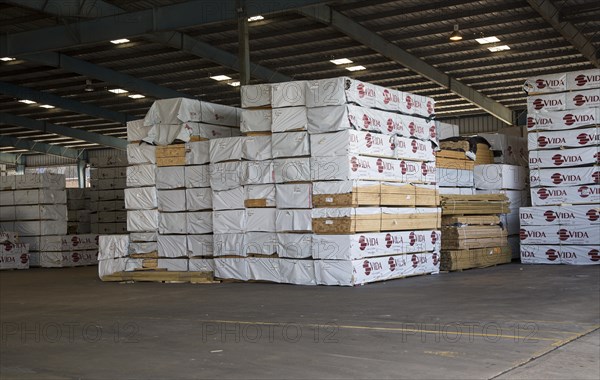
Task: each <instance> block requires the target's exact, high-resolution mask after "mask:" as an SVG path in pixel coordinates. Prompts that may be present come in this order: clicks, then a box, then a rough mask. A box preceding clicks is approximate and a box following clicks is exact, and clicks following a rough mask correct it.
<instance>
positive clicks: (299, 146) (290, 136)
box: [271, 132, 310, 158]
mask: <svg viewBox="0 0 600 380" xmlns="http://www.w3.org/2000/svg"><path fill="white" fill-rule="evenodd" d="M272 137H273V139H272V147H271V148H272V152H273V158H282V157H303V156H310V140H309V138H308V132H282V133H275V134H273V136H272Z"/></svg>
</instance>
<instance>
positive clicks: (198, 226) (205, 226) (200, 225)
mask: <svg viewBox="0 0 600 380" xmlns="http://www.w3.org/2000/svg"><path fill="white" fill-rule="evenodd" d="M212 215H213V212H212V211H195V212H188V213H186V220H187V222H186V224H187V233H188V234H210V233H212V232H213V221H212Z"/></svg>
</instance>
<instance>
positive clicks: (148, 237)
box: [129, 231, 158, 242]
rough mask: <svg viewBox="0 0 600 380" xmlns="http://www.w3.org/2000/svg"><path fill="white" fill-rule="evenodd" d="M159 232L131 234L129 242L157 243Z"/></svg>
mask: <svg viewBox="0 0 600 380" xmlns="http://www.w3.org/2000/svg"><path fill="white" fill-rule="evenodd" d="M157 236H158V232H157V231H154V232H132V233H130V234H129V240H130V241H135V242H149V241H156V239H157Z"/></svg>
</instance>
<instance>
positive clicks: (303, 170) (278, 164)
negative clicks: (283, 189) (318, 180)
mask: <svg viewBox="0 0 600 380" xmlns="http://www.w3.org/2000/svg"><path fill="white" fill-rule="evenodd" d="M273 176H274V181H275V183H285V182H302V181H310V180H311V158H308V157H302V158H279V159H275V160H273Z"/></svg>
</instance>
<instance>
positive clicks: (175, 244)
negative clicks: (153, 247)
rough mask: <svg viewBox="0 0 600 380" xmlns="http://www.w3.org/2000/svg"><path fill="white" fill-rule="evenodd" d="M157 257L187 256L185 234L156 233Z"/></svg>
mask: <svg viewBox="0 0 600 380" xmlns="http://www.w3.org/2000/svg"><path fill="white" fill-rule="evenodd" d="M157 246H158V256H159V257H171V258H175V257H187V255H188V254H187V237H186V236H185V235H158V241H157Z"/></svg>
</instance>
